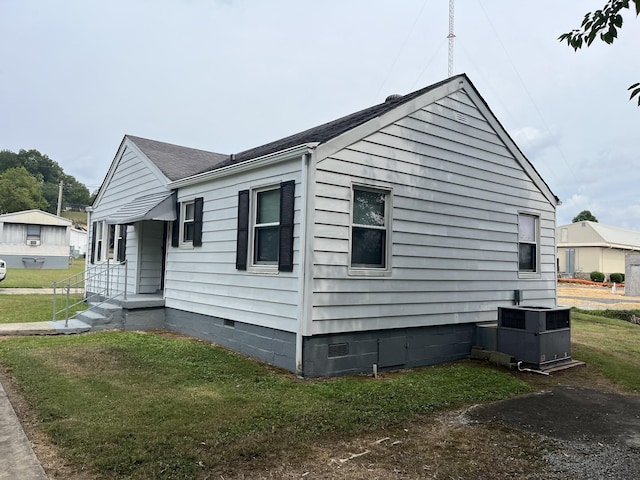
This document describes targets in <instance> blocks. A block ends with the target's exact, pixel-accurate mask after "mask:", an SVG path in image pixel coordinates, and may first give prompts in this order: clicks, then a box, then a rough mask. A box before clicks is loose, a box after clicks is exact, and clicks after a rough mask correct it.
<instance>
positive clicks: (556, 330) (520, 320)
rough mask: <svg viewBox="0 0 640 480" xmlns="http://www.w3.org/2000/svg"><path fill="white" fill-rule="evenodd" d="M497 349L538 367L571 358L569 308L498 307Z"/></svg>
mask: <svg viewBox="0 0 640 480" xmlns="http://www.w3.org/2000/svg"><path fill="white" fill-rule="evenodd" d="M498 351H499V352H502V353H506V354H507V355H511V356H512V357H515V359H516V360H520V361H522V362H523V363H526V364H529V365H532V366H534V367H537V368H544V367H551V366H553V365H555V364H559V363H565V362H570V361H571V309H570V308H543V307H498Z"/></svg>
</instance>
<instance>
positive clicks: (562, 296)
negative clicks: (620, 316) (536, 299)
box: [558, 283, 640, 310]
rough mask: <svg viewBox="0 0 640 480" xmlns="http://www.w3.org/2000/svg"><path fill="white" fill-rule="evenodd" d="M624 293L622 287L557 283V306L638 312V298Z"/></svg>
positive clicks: (639, 298)
mask: <svg viewBox="0 0 640 480" xmlns="http://www.w3.org/2000/svg"><path fill="white" fill-rule="evenodd" d="M624 293H625V292H624V287H616V288H615V289H614V288H613V287H611V286H600V285H576V284H568V283H559V284H558V305H560V306H564V307H577V308H582V309H585V310H607V309H615V310H640V297H630V296H626V295H625V294H624Z"/></svg>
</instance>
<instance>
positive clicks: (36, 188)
mask: <svg viewBox="0 0 640 480" xmlns="http://www.w3.org/2000/svg"><path fill="white" fill-rule="evenodd" d="M48 206H49V205H48V203H47V201H46V200H45V198H44V197H43V195H42V193H41V190H40V185H39V184H38V181H37V180H36V179H35V178H34V177H33V176H31V175H30V174H29V172H28V171H27V169H26V168H24V167H18V168H10V169H9V170H6V171H5V172H4V173H3V174H2V175H0V214H3V213H13V212H20V211H22V210H31V209H33V208H38V209H40V210H46V209H47V208H48Z"/></svg>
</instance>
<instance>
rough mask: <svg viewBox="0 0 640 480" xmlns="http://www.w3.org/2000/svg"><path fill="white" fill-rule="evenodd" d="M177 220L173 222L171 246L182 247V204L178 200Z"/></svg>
mask: <svg viewBox="0 0 640 480" xmlns="http://www.w3.org/2000/svg"><path fill="white" fill-rule="evenodd" d="M175 208H176V219H175V220H174V221H173V226H172V227H171V246H172V247H177V246H179V245H180V202H178V200H177V199H176V207H175Z"/></svg>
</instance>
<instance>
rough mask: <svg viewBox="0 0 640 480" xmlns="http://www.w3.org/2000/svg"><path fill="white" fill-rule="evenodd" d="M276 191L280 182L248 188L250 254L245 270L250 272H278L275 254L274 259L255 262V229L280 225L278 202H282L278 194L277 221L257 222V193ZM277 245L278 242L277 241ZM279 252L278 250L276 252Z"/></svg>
mask: <svg viewBox="0 0 640 480" xmlns="http://www.w3.org/2000/svg"><path fill="white" fill-rule="evenodd" d="M273 190H275V191H278V192H279V193H280V183H276V184H269V185H264V186H261V187H255V188H252V189H251V190H250V192H251V193H250V197H249V212H250V213H249V246H248V250H249V251H248V254H249V256H250V258H249V263H248V265H247V270H248V271H249V272H251V273H271V274H276V273H278V271H279V270H278V256H277V255H276V259H275V261H271V262H268V263H267V262H257V261H256V251H255V249H256V247H257V241H256V231H257V229H258V228H269V227H278V228H279V227H280V216H279V215H280V211H279V210H280V202H282V196H281V194H280V197H279V201H278V221H277V222H268V223H261V224H259V223H257V219H258V195H259V194H261V193H263V192H268V191H273ZM278 246H279V242H278ZM278 253H279V252H278Z"/></svg>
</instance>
